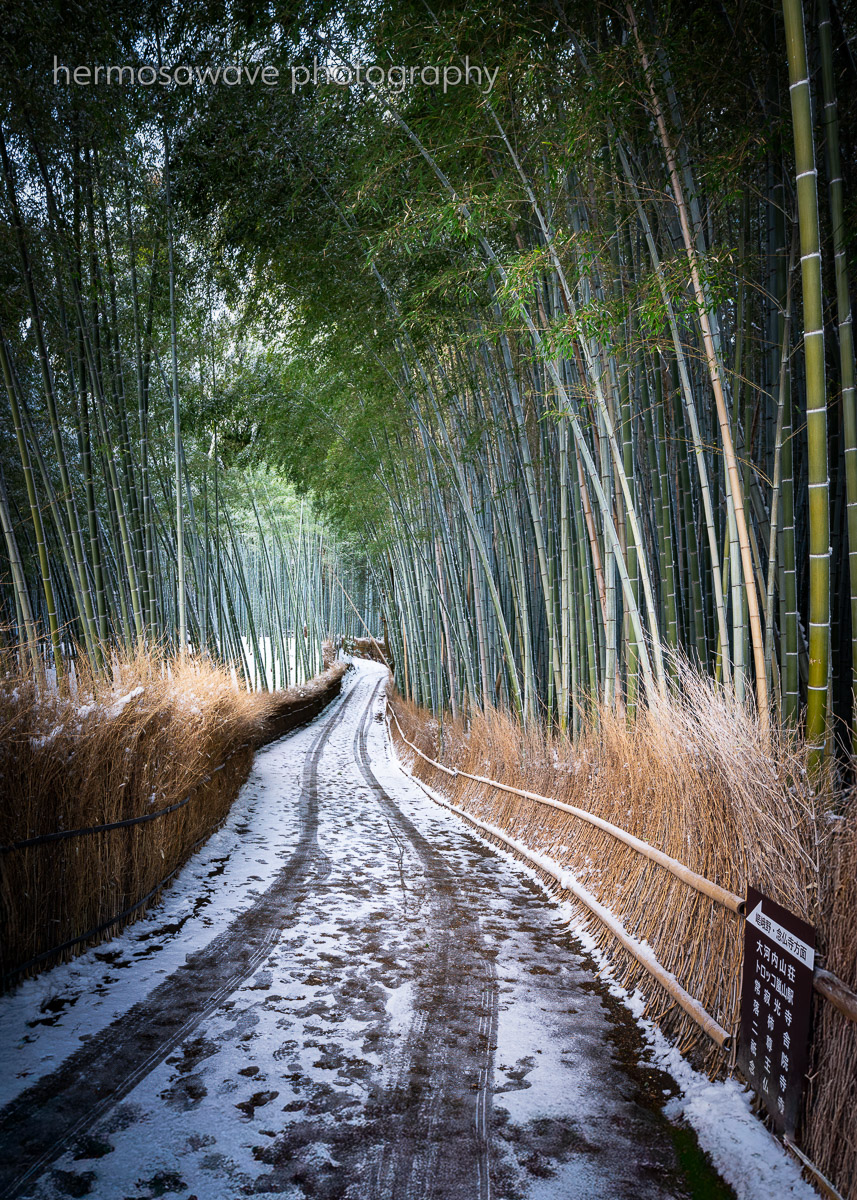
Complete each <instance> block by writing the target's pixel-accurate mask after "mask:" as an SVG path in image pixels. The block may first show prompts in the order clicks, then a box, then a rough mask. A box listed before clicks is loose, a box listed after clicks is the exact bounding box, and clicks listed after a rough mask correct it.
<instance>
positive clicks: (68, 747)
mask: <svg viewBox="0 0 857 1200" xmlns="http://www.w3.org/2000/svg"><path fill="white" fill-rule="evenodd" d="M6 666H7V669H6V670H5V671H4V672H3V675H2V678H0V795H1V796H2V801H0V845H4V846H6V845H9V844H11V843H13V842H17V841H20V840H22V839H26V838H30V837H33V836H37V835H40V834H45V833H52V832H54V831H56V830H60V829H75V828H79V827H84V826H91V825H98V824H106V823H110V822H113V821H121V820H125V819H127V818H131V817H138V816H141V815H143V814H145V813H147V812H152V811H154V810H155V809H160V808H165V807H167V806H169V805H171V804H174V803H176V802H177V801H179V800H181V799H183V798H184V797H185V796H187V795H188V794H189V793H190V792H192V791H194V789H196V790H195V791H194V795H193V799H192V800H191V801H190V803H189V804H187V805H185V806H184V807H183V808H181V809H179V810H177V811H176V812H173V813H170V814H168V815H166V816H164V817H160V818H158V819H156V820H152V821H149V822H146V823H144V824H141V825H135V826H131V827H128V828H123V829H117V830H113V831H111V832H108V833H101V834H95V835H93V834H90V835H85V836H81V837H74V838H68V839H65V840H63V841H59V842H52V843H49V844H47V845H44V844H43V845H39V846H34V847H31V848H28V849H24V850H16V851H13V852H11V853H6V854H3V855H2V867H3V870H2V884H0V909H2V924H3V940H2V949H0V967H2V971H3V973H4V974H7V973H8V972H10V971H13V970H14V969H15V968H17V967H18V966H20V964H22V963H25V962H28V961H29V960H30V959H32V958H34V957H36V956H38V955H41V954H44V952H45V951H48V950H50V949H52V948H53V947H55V946H58V945H60V944H62V943H63V942H65V941H66V940H68V939H70V938H74V937H77V936H79V935H80V934H81V933H83V932H85V931H86V930H89V929H92V928H95V927H96V926H98V925H99V924H101V923H102V922H104V921H107V920H109V919H110V918H112V917H113V916H115V915H116V914H117V913H119V912H121V911H123V910H124V909H126V908H128V907H129V906H131V905H133V904H135V903H136V902H137V901H138V900H139V899H140V898H141V897H143V896H145V895H146V894H147V893H148V892H149V891H151V889H152V888H154V887H155V886H156V885H157V884H158V882H159V881H160V880H162V879H164V878H165V877H166V876H167V875H169V874H170V873H171V872H172V871H174V870H175V869H176V868H178V867H179V866H180V865H181V864H182V863H183V862H184V861H185V859H186V858H187V856H188V854H189V853H190V851H191V850H192V849H193V847H194V846H195V844H196V843H198V842H199V841H200V840H201V839H204V838H205V837H206V836H207V835H208V834H209V833H211V832H212V831H213V830H214V829H215V828H216V827H217V825H218V824H219V823H220V822H221V821H222V820H223V819H224V817H225V816H226V814H227V812H228V811H229V807H230V805H231V803H232V800H233V799H234V797H235V795H236V794H237V791H238V788H239V786H240V785H241V783H243V781H244V779H245V778H246V776H247V773H248V771H249V768H250V763H251V761H252V757H253V751H254V748H255V747H256V746H257V745H259V744H261V743H263V742H265V741H270V740H272V739H273V738H274V737H279V736H281V735H282V734H283V733H285V732H286V731H287V730H288V729H289V728H293V727H294V726H295V725H296V724H300V723H302V722H303V721H305V720H308V719H310V717H311V716H312V715H313V714H314V712H316V711H319V710H320V708H321V707H323V706H324V704H325V703H326V702H327V701H328V700H329V699H330V698H331V697H332V696H333V695H334V694H335V693H336V691H338V689H339V685H340V681H341V677H342V674H343V671H344V666H343V665H342V664H337V665H335V666H333V667H331V669H330V670H329V671H327V672H325V674H324V675H322V676H319V677H318V678H317V679H316V680H311V681H310V682H309V683H307V684H305V685H304V686H303V687H301V688H291V689H289V690H288V691H286V692H278V693H259V692H256V693H253V692H248V691H246V690H244V689H243V688H239V687H237V686H236V685H235V684H234V683H233V681H232V679H231V678H230V675H229V673H228V672H226V671H225V670H223V669H221V668H218V667H216V666H214V665H213V664H212V663H210V662H208V661H207V660H198V659H192V658H187V659H185V660H184V661H179V660H176V659H172V660H165V659H162V658H152V657H147V656H145V655H140V656H138V657H136V658H134V659H130V660H124V661H119V660H116V661H115V662H114V665H113V671H112V678H108V679H105V678H99V677H94V676H92V675H89V674H86V673H85V674H84V675H83V676H82V677H81V678H79V679H78V681H77V690H76V694H75V695H70V694H65V695H57V694H56V693H46V692H45V691H44V689H37V688H36V687H35V686H34V685H33V683H32V682H31V681H29V680H27V679H26V678H22V677H21V676H20V675H19V674H18V673H17V671H16V670H15V669H14V667H13V666H12V664H11V663H7V664H6ZM224 760H227V761H226V766H225V767H224V768H223V769H222V770H220V771H217V772H215V773H213V774H211V778H210V779H209V780H207V781H206V782H203V781H205V780H206V776H208V775H209V774H210V773H211V772H212V770H213V768H215V767H217V766H219V764H221V763H222V762H224ZM136 915H139V914H136ZM117 928H118V926H114V927H113V928H111V929H110V931H109V932H110V933H111V934H112V933H115V932H116V931H117ZM76 949H80V947H76ZM52 961H55V959H49V960H48V962H47V963H45V964H44V965H49V963H50V962H52ZM14 978H15V977H14V976H12V978H7V984H8V983H12V982H14Z"/></svg>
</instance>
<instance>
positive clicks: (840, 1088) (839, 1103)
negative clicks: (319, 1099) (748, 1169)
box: [806, 792, 857, 1200]
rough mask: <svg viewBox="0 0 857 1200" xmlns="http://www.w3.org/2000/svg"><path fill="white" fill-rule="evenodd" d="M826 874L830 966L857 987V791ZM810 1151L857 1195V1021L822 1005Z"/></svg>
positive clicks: (839, 826) (850, 1197) (850, 1195)
mask: <svg viewBox="0 0 857 1200" xmlns="http://www.w3.org/2000/svg"><path fill="white" fill-rule="evenodd" d="M833 824H834V831H835V832H834V835H833V837H832V839H831V845H830V852H829V854H828V856H827V861H826V864H825V870H824V871H823V873H822V880H823V884H824V886H823V889H822V917H821V919H822V928H823V931H824V945H825V950H826V958H825V964H824V965H825V966H826V967H827V969H828V970H829V971H832V972H833V973H834V974H835V975H838V976H839V978H840V979H842V980H843V981H844V982H845V983H847V984H848V986H849V987H851V988H852V989H854V990H855V991H857V792H854V793H852V795H851V797H850V798H849V801H848V803H847V804H846V806H845V808H844V811H843V813H842V814H841V815H840V816H839V817H838V818H836V819H835V821H834V822H833ZM815 1015H816V1020H815V1029H814V1036H813V1059H812V1067H811V1072H812V1075H811V1085H810V1091H809V1096H808V1109H809V1121H808V1126H807V1136H806V1142H807V1152H808V1153H809V1154H810V1156H811V1157H812V1158H813V1159H814V1161H815V1162H816V1163H817V1164H818V1166H819V1167H820V1168H821V1170H822V1171H824V1172H825V1173H826V1174H827V1175H828V1176H829V1177H832V1178H833V1179H835V1180H836V1181H837V1182H838V1186H839V1190H840V1191H841V1192H842V1194H843V1195H844V1196H846V1197H847V1200H857V1024H855V1023H854V1022H853V1021H846V1020H843V1018H842V1017H841V1016H840V1014H839V1013H838V1012H837V1011H836V1010H835V1009H834V1008H832V1006H831V1005H829V1004H817V1005H816V1014H815Z"/></svg>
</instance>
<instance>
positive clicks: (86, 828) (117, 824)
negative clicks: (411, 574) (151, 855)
mask: <svg viewBox="0 0 857 1200" xmlns="http://www.w3.org/2000/svg"><path fill="white" fill-rule="evenodd" d="M318 702H319V697H314V698H313V699H312V700H310V701H308V702H307V703H306V704H297V705H295V706H294V707H293V708H289V709H288V710H287V713H286V714H285V715H286V716H288V717H292V716H295V715H296V714H297V713H301V712H305V711H306V710H307V709H309V708H315V707H316V706H317V705H318ZM252 744H253V743H251V742H242V743H241V745H240V746H235V747H234V748H233V749H232V750H230V751H229V753H228V754H227V755H226V757H225V758H224V760H223V762H222V763H220V764H219V765H218V766H216V767H214V768H213V769H212V771H211V772H210V773H209V774H208V775H205V776H204V777H203V778H202V779H200V781H199V783H197V784H194V786H193V787H192V788H191V790H190V791H189V792H188V794H187V795H186V796H185V798H184V799H183V800H177V801H176V803H175V804H168V805H167V806H166V807H165V808H159V809H156V810H155V812H150V813H143V814H142V815H141V816H139V817H126V818H125V819H124V820H122V821H108V822H106V823H105V824H103V825H81V826H80V827H79V828H77V829H58V830H55V831H54V832H53V833H39V834H34V835H33V837H28V838H22V839H21V840H20V841H17V842H10V843H9V844H8V845H6V846H0V854H11V853H12V851H13V850H28V849H29V848H30V847H32V846H44V845H47V844H49V843H50V842H61V841H65V839H66V838H75V837H86V836H88V835H90V834H98V833H109V832H110V831H111V830H113V829H127V828H128V827H129V826H131V825H144V824H146V822H148V821H155V820H157V819H158V817H166V816H168V815H169V814H170V813H173V812H177V811H178V809H180V808H184V807H185V805H186V804H189V803H190V801H191V800H192V799H193V797H194V796H195V795H196V793H197V792H198V791H199V789H200V788H202V787H205V785H206V784H207V783H210V782H211V780H212V779H213V777H214V776H215V775H216V774H217V772H218V771H222V770H223V768H224V767H225V766H226V764H227V763H228V762H229V760H230V758H232V756H233V755H234V754H237V753H238V752H239V750H246V749H247V748H248V747H249V746H251V745H252Z"/></svg>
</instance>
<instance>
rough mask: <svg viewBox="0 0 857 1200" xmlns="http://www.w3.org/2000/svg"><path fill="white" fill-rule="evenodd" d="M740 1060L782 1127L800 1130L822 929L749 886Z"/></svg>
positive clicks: (785, 1130) (782, 1129)
mask: <svg viewBox="0 0 857 1200" xmlns="http://www.w3.org/2000/svg"><path fill="white" fill-rule="evenodd" d="M746 913H747V919H746V925H745V928H744V975H743V981H742V985H741V1036H740V1038H739V1042H738V1065H739V1067H740V1068H741V1070H742V1072H743V1074H744V1075H745V1076H746V1078H747V1081H748V1083H750V1084H751V1086H752V1087H753V1088H755V1090H756V1092H758V1094H759V1096H760V1098H761V1100H762V1103H763V1104H764V1106H765V1108H766V1109H767V1111H768V1113H769V1114H770V1116H771V1120H772V1122H773V1125H774V1128H775V1129H776V1130H777V1131H778V1132H779V1133H788V1134H794V1132H795V1127H796V1125H797V1122H798V1118H799V1116H800V1101H801V1094H802V1092H803V1081H804V1075H805V1074H806V1067H807V1055H808V1052H809V1019H810V1011H811V1003H812V975H813V970H814V967H815V930H814V929H813V928H812V926H811V925H808V924H807V923H806V921H802V920H801V919H800V917H796V916H794V914H793V913H790V912H789V911H788V910H787V909H785V908H783V907H782V905H780V904H776V903H775V902H774V901H773V900H769V899H768V897H767V896H763V895H762V893H761V892H757V891H756V889H755V888H748V890H747V908H746Z"/></svg>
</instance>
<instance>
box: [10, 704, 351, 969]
mask: <svg viewBox="0 0 857 1200" xmlns="http://www.w3.org/2000/svg"><path fill="white" fill-rule="evenodd" d="M319 701H321V707H322V708H324V707H325V705H326V703H327V702H328V701H327V700H326V699H325V694H324V693H322V695H320V696H315V697H313V698H312V700H310V701H309V702H308V703H307V704H302V705H300V706H299V707H297V708H293V709H290V710H288V711H287V712H286V713H284V714H282V716H284V717H287V716H292V715H293V714H295V713H299V712H304V711H305V710H306V709H308V708H313V707H315V706H316V705H318V703H319ZM274 720H275V721H276V718H274ZM249 745H250V743H249V742H243V743H242V744H241V745H240V746H236V747H235V749H234V750H231V751H230V752H229V754H228V755H227V756H226V758H225V759H224V760H223V762H222V763H221V764H220V766H219V767H215V768H214V771H212V773H211V774H212V775H214V774H215V772H217V771H220V770H222V769H223V767H225V766H226V763H227V762H228V761H229V759H230V758H231V757H232V755H233V754H237V753H238V751H239V750H244V749H246V747H247V746H249ZM210 778H211V776H210V775H209V776H207V777H206V779H210ZM206 779H203V780H201V781H200V782H199V783H198V784H197V785H196V787H195V788H194V789H193V791H192V792H190V793H189V795H187V796H186V797H185V798H184V800H180V801H179V802H178V803H177V804H172V805H170V807H169V808H162V809H159V810H158V812H156V813H146V815H145V816H143V817H132V818H131V819H130V820H127V821H115V822H113V823H111V824H110V825H93V826H91V827H90V828H85V829H69V830H62V831H61V832H60V833H47V834H43V835H42V836H41V837H38V838H29V839H28V840H27V841H25V842H13V843H12V845H10V846H0V852H3V851H7V850H17V849H20V848H21V847H22V846H32V845H35V844H37V843H39V842H50V841H56V840H58V839H59V838H65V837H75V836H78V835H80V834H84V833H102V832H104V831H105V830H107V829H118V828H120V827H121V826H123V825H136V824H139V823H141V822H142V821H151V820H153V819H154V818H155V817H162V816H164V815H165V814H166V813H168V812H175V810H176V809H177V808H181V807H182V806H183V805H185V804H187V802H188V801H189V800H190V799H191V797H192V796H193V795H194V794H195V793H196V792H197V791H198V790H199V789H200V788H201V787H202V785H203V784H204V783H205V782H206ZM227 815H228V814H227ZM225 820H226V816H224V817H222V818H221V820H219V821H218V822H217V824H216V825H212V827H211V828H210V829H208V830H207V831H206V832H205V833H204V834H203V835H202V837H201V838H199V839H198V840H197V841H195V842H194V843H193V845H192V846H190V847H188V849H187V850H186V851H185V852H184V857H183V858H182V861H181V862H180V863H179V865H178V866H177V867H176V868H175V869H174V870H172V871H170V873H169V875H166V876H165V877H164V878H163V879H162V880H161V881H160V883H156V884H155V886H154V887H153V888H152V890H151V891H150V892H147V893H146V895H145V896H144V897H143V898H142V900H138V901H137V902H136V903H135V904H132V905H130V906H129V907H128V908H125V909H123V910H122V912H120V913H117V914H116V916H115V917H109V918H108V920H106V921H102V922H101V924H100V925H95V926H94V927H93V928H92V929H90V930H88V931H87V932H86V933H81V934H78V935H77V937H73V938H69V940H68V941H67V942H63V943H62V944H61V945H59V946H54V947H52V949H50V950H43V951H42V953H41V954H37V955H35V957H33V958H31V959H29V960H28V961H27V962H25V963H22V964H21V965H20V966H17V967H13V968H12V970H11V971H5V972H4V973H3V975H2V976H0V979H2V980H3V986H4V988H5V986H6V983H7V981H8V980H11V979H14V978H16V977H17V976H19V975H23V974H25V973H26V972H27V971H29V970H30V968H31V967H35V966H38V964H39V963H41V962H44V961H45V959H48V958H52V957H53V956H54V955H56V954H62V953H63V952H64V951H66V950H70V949H71V948H72V946H78V945H80V943H81V942H87V941H89V940H90V938H94V937H97V936H98V935H99V934H100V933H104V931H105V930H107V929H110V928H112V926H114V925H118V924H119V922H120V921H124V920H125V918H126V917H130V916H132V915H133V914H134V913H135V912H137V911H138V909H141V908H142V907H143V906H144V905H145V904H147V903H148V902H149V901H150V900H151V899H152V897H153V896H155V895H156V894H157V893H158V892H159V891H160V890H161V888H163V887H165V886H166V885H167V884H168V883H169V882H170V880H171V879H172V878H173V877H174V876H176V875H178V873H179V871H180V870H181V869H182V867H184V866H185V865H186V864H187V859H188V858H189V857H190V855H191V854H193V852H194V850H196V848H197V846H201V845H202V843H203V842H204V841H207V840H208V838H210V837H211V835H212V834H213V833H214V832H215V831H216V830H217V829H219V828H220V827H221V825H223V823H224V821H225Z"/></svg>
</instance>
